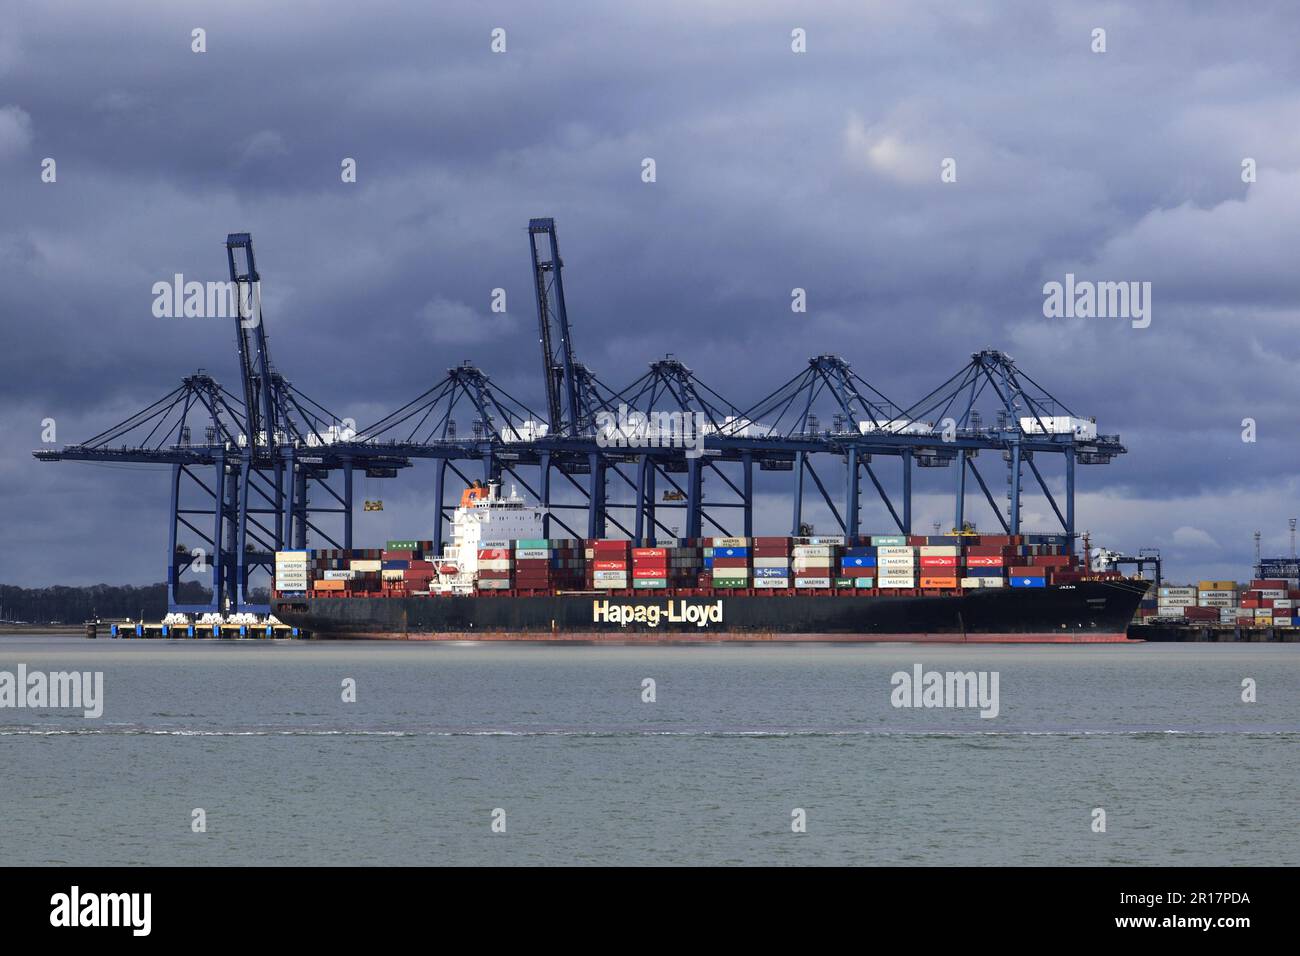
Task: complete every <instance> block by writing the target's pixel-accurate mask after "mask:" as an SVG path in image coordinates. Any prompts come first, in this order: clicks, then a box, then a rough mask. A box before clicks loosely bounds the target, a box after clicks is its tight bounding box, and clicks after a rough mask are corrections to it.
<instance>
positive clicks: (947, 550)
mask: <svg viewBox="0 0 1300 956" xmlns="http://www.w3.org/2000/svg"><path fill="white" fill-rule="evenodd" d="M920 551H921V557H923V558H947V557H956V556H957V555H959V554H961V548H959V547H957V546H956V545H951V544H924V545H921V548H920Z"/></svg>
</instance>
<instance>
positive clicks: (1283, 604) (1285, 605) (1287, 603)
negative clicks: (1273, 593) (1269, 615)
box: [1273, 598, 1295, 617]
mask: <svg viewBox="0 0 1300 956" xmlns="http://www.w3.org/2000/svg"><path fill="white" fill-rule="evenodd" d="M1294 606H1295V605H1294V604H1292V603H1291V599H1290V598H1274V599H1273V610H1275V611H1276V610H1277V609H1278V608H1282V609H1283V610H1285V611H1289V610H1291V608H1293V607H1294ZM1273 616H1274V617H1277V615H1276V614H1274V615H1273Z"/></svg>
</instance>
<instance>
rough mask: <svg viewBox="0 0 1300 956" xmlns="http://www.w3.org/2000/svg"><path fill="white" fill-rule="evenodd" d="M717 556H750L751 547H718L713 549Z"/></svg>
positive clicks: (714, 554)
mask: <svg viewBox="0 0 1300 956" xmlns="http://www.w3.org/2000/svg"><path fill="white" fill-rule="evenodd" d="M713 556H714V557H715V558H747V557H749V548H717V547H715V548H714V549H713Z"/></svg>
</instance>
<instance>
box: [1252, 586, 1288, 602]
mask: <svg viewBox="0 0 1300 956" xmlns="http://www.w3.org/2000/svg"><path fill="white" fill-rule="evenodd" d="M1255 593H1256V594H1257V595H1259V596H1260V597H1262V598H1268V599H1272V600H1274V601H1276V600H1277V599H1278V598H1282V599H1283V600H1285V599H1286V591H1284V590H1282V589H1281V588H1269V589H1267V590H1264V591H1256V592H1255Z"/></svg>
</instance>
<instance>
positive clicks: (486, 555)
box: [478, 548, 514, 561]
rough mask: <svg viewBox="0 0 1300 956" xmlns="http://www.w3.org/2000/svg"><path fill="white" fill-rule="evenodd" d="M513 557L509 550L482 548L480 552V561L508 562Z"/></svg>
mask: <svg viewBox="0 0 1300 956" xmlns="http://www.w3.org/2000/svg"><path fill="white" fill-rule="evenodd" d="M513 556H514V552H513V551H511V550H510V549H509V548H481V549H480V550H479V552H478V559H479V560H480V561H508V560H510V558H512V557H513Z"/></svg>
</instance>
